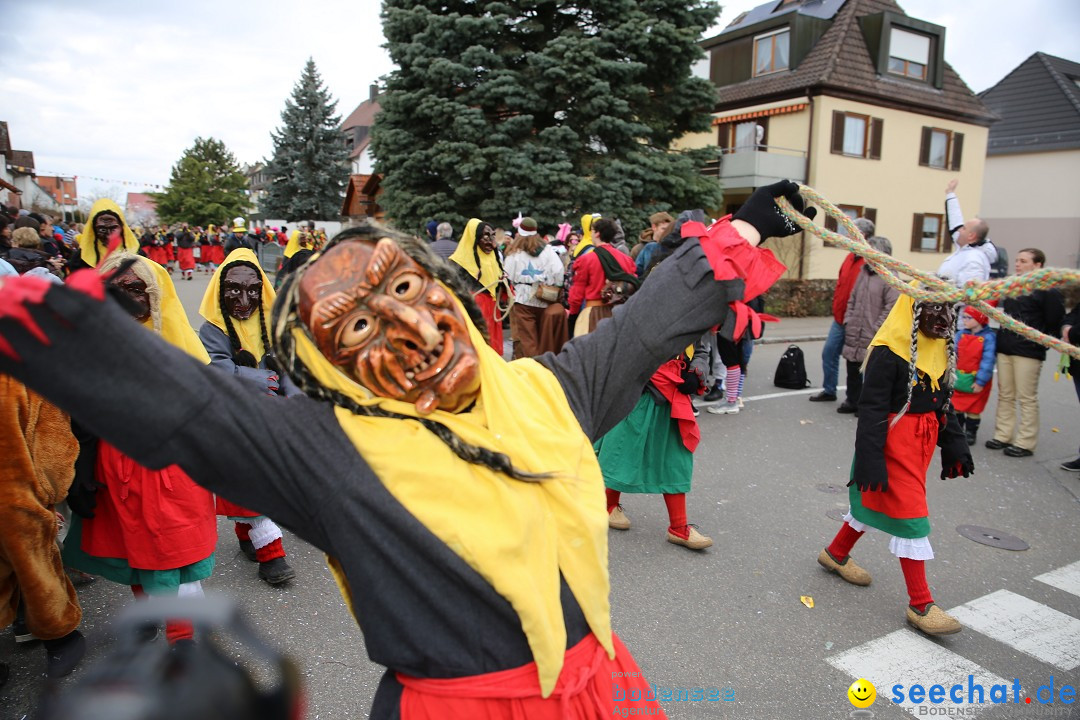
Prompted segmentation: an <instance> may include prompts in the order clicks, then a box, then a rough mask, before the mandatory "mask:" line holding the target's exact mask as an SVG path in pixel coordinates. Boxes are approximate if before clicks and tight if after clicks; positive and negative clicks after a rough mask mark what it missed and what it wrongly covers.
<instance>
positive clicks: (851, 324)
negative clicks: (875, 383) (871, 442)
mask: <svg viewBox="0 0 1080 720" xmlns="http://www.w3.org/2000/svg"><path fill="white" fill-rule="evenodd" d="M866 242H867V243H868V244H869V245H870V247H872V248H874V249H875V250H877V251H879V252H883V253H887V254H889V255H892V243H891V242H889V239H888V238H883V237H876V236H875V237H871V238H869V239H867V241H866ZM899 296H900V291H899V290H897V289H896V288H894V287H892V286H890V285H889V284H888V283H886V282H885V280H884V279H883V278H882V277H881V276H880V275H878V274H877V273H876V272H875V271H874V269H873V268H871V267H870V266H869V265H863V266H862V268H860V269H859V276H858V278H857V279H856V280H855V287H854V288H853V289H852V291H851V297H850V298H848V304H847V309H846V311H845V312H844V349H843V350H842V352H841V354H842V355H843V356H844V360H845V361H847V397H846V398H845V399H844V402H842V403H840V407H838V408H836V412H838V413H857V412H858V409H859V396H860V395H861V394H862V364H863V361H864V360H865V359H866V349H867V348H868V347H869V346H870V341H871V340H873V339H874V335H876V334H877V331H878V328H880V327H881V324H882V323H883V322H885V318H887V317H888V316H889V311H890V310H892V306H893V305H895V304H896V298H897V297H899Z"/></svg>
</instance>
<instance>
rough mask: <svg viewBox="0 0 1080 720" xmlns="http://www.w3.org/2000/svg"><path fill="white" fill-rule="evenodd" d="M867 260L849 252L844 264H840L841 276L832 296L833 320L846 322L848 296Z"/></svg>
mask: <svg viewBox="0 0 1080 720" xmlns="http://www.w3.org/2000/svg"><path fill="white" fill-rule="evenodd" d="M865 264H866V261H865V260H863V259H862V258H861V257H859V256H858V255H856V254H855V253H848V256H847V257H846V258H844V264H843V265H841V266H840V277H838V278H837V279H836V292H835V293H834V294H833V298H832V316H833V320H835V321H836V322H838V323H840V324H841V325H843V324H844V313H846V312H847V304H848V298H850V297H851V291H852V290H853V289H854V288H855V281H856V280H858V279H859V270H861V269H862V266H863V265H865Z"/></svg>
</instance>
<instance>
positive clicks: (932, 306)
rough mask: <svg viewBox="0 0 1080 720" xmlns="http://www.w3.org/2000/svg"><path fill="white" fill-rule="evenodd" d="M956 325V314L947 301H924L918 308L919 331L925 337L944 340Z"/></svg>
mask: <svg viewBox="0 0 1080 720" xmlns="http://www.w3.org/2000/svg"><path fill="white" fill-rule="evenodd" d="M955 327H956V314H955V313H954V312H953V307H952V305H949V304H947V303H924V304H923V305H922V307H921V309H920V310H919V332H921V333H922V334H923V335H926V336H927V337H931V338H935V339H937V340H944V339H945V338H947V337H949V335H951V334H952V332H953V330H954V328H955Z"/></svg>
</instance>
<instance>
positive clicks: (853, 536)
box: [825, 523, 865, 563]
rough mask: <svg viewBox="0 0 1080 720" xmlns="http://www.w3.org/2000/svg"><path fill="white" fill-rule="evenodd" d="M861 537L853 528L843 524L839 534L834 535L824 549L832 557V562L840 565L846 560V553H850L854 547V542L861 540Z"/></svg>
mask: <svg viewBox="0 0 1080 720" xmlns="http://www.w3.org/2000/svg"><path fill="white" fill-rule="evenodd" d="M864 532H865V531H864ZM862 535H863V534H862V533H861V532H859V531H858V530H856V529H855V528H853V527H851V526H850V525H848V524H847V523H843V524H842V525H841V526H840V532H838V533H836V537H834V538H833V541H832V543H830V544H829V547H827V548H825V549H826V550H828V551H829V554H830V555H832V556H833V560H836V562H838V563H842V562H844V560H845V559H847V556H848V553H850V552H851V548H853V547H854V546H855V541H856V540H858V539H859V538H861V537H862Z"/></svg>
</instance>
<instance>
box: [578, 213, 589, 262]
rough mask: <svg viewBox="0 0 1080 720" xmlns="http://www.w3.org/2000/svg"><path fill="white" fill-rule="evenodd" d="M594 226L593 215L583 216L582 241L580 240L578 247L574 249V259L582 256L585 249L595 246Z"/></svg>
mask: <svg viewBox="0 0 1080 720" xmlns="http://www.w3.org/2000/svg"><path fill="white" fill-rule="evenodd" d="M592 224H593V216H592V213H586V214H585V215H582V216H581V240H579V241H578V244H577V246H575V247H574V257H577V256H578V255H580V254H581V253H582V251H583V250H584V249H585V248H587V247H589V246H590V245H592V244H593V239H592Z"/></svg>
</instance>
